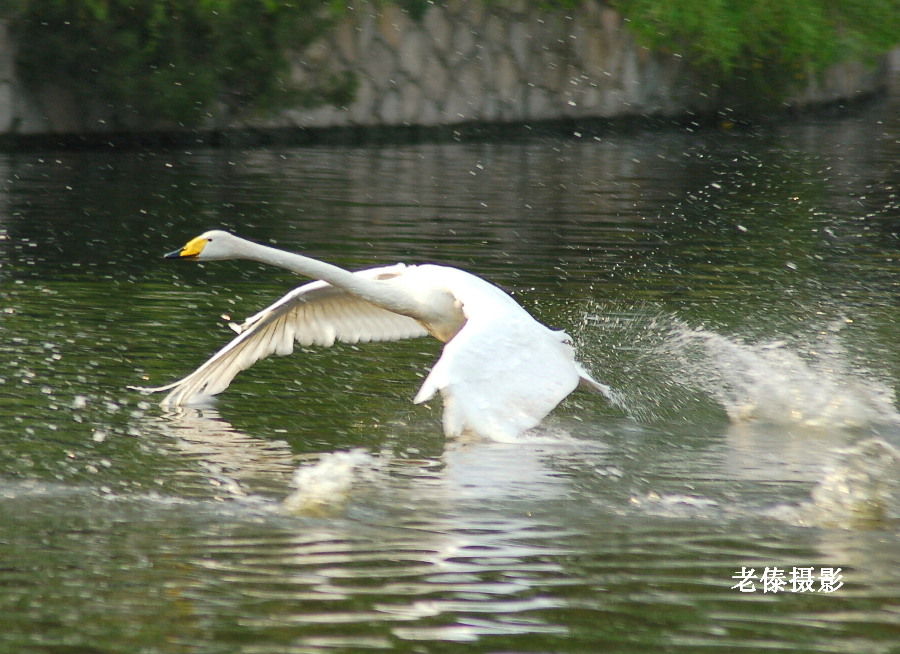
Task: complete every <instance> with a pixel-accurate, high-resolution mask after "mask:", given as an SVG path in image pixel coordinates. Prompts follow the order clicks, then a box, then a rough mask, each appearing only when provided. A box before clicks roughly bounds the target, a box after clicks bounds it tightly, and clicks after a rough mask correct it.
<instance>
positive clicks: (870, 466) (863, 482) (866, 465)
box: [772, 438, 900, 528]
mask: <svg viewBox="0 0 900 654" xmlns="http://www.w3.org/2000/svg"><path fill="white" fill-rule="evenodd" d="M840 454H841V458H840V461H839V462H837V463H836V464H835V465H833V466H832V467H830V468H829V469H828V470H827V471H826V473H825V474H824V476H823V477H822V479H821V480H820V481H819V482H818V483H817V484H816V485H815V487H813V489H812V491H811V492H810V500H809V501H808V502H803V503H801V504H800V505H799V506H779V507H776V508H775V509H773V511H772V513H773V515H774V516H775V517H778V518H781V519H785V520H788V521H791V522H796V523H798V524H804V525H815V526H826V527H840V528H854V527H867V526H878V525H882V524H884V523H885V522H886V521H895V520H897V519H900V450H898V449H897V448H896V447H894V446H893V445H891V444H890V443H888V442H887V441H885V440H883V439H881V438H867V439H865V440H862V441H860V442H858V443H856V444H855V445H853V446H852V447H849V448H847V449H845V450H843V451H841V452H840Z"/></svg>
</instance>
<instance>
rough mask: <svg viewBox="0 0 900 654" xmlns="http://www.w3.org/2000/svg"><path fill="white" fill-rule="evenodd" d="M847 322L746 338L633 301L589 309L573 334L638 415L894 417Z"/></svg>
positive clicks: (839, 423)
mask: <svg viewBox="0 0 900 654" xmlns="http://www.w3.org/2000/svg"><path fill="white" fill-rule="evenodd" d="M848 322H849V321H843V320H841V321H835V322H833V323H831V324H829V325H827V326H826V327H825V328H823V329H817V330H811V333H810V334H808V335H801V336H799V337H791V338H789V339H779V340H762V341H745V340H742V339H741V338H738V337H735V336H725V335H722V334H719V333H716V332H714V331H711V330H708V329H704V328H700V327H694V326H691V325H688V324H687V323H685V322H684V321H682V320H680V319H678V318H676V317H673V316H671V315H666V314H662V313H659V312H652V311H646V308H640V307H639V308H635V309H632V310H629V311H621V310H619V311H603V312H599V313H593V312H592V313H591V314H590V315H588V316H586V318H585V320H584V327H583V328H582V329H581V331H580V333H579V340H580V341H581V342H582V343H584V344H585V345H586V347H585V348H584V351H583V352H582V357H583V358H584V359H585V360H586V362H587V363H588V364H589V365H590V366H591V367H592V368H594V369H595V370H597V371H602V373H598V374H599V376H600V378H601V379H604V381H606V382H607V383H609V384H610V386H612V387H613V388H614V389H616V391H617V392H618V394H619V397H620V402H621V406H622V407H623V408H624V409H625V410H626V412H628V413H630V414H632V415H633V416H634V417H636V418H638V419H651V420H654V419H664V418H670V417H672V416H673V415H679V414H682V415H683V414H684V413H687V412H688V411H698V410H702V409H713V408H718V410H720V411H724V412H725V413H726V414H727V416H728V417H729V418H730V419H731V420H732V421H735V422H742V421H760V422H767V423H776V424H799V425H803V426H807V427H822V428H857V427H868V426H872V425H880V424H890V425H894V426H900V414H898V412H897V410H896V408H895V406H894V393H893V390H892V389H891V388H890V387H889V386H888V385H887V384H886V383H884V382H882V381H880V380H878V379H876V378H875V376H874V375H872V374H871V373H868V372H866V371H864V370H860V369H858V368H857V367H855V366H854V365H853V364H852V363H851V357H850V356H849V355H848V354H847V352H846V351H845V349H844V348H843V346H842V343H841V332H842V330H843V327H844V326H845V325H846V324H847V323H848Z"/></svg>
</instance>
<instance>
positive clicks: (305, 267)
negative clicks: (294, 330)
mask: <svg viewBox="0 0 900 654" xmlns="http://www.w3.org/2000/svg"><path fill="white" fill-rule="evenodd" d="M237 240H238V242H239V247H238V252H237V254H236V258H240V259H250V260H252V261H259V262H260V263H265V264H268V265H271V266H277V267H279V268H285V269H286V270H291V271H293V272H295V273H299V274H301V275H305V276H307V277H312V278H313V279H321V280H323V281H326V282H328V283H329V284H331V285H332V286H336V287H338V288H342V289H344V290H345V291H347V292H348V293H350V294H352V295H355V296H357V297H359V298H361V299H363V300H366V301H368V302H371V303H372V304H375V305H378V306H380V307H382V308H384V309H388V310H390V311H394V312H396V313H401V314H403V315H408V316H411V317H413V318H416V317H419V316H420V315H421V309H420V307H419V306H418V303H417V302H416V301H415V299H414V298H412V297H411V296H410V295H409V294H401V293H398V292H397V289H396V288H395V287H393V286H392V285H390V284H386V283H384V282H382V281H378V280H375V279H367V278H365V277H362V276H360V275H355V274H353V273H352V272H350V271H349V270H344V269H343V268H340V267H338V266H335V265H332V264H330V263H326V262H324V261H319V260H317V259H313V258H311V257H305V256H303V255H302V254H295V253H293V252H286V251H284V250H279V249H277V248H273V247H269V246H267V245H261V244H259V243H253V242H252V241H247V240H244V239H237Z"/></svg>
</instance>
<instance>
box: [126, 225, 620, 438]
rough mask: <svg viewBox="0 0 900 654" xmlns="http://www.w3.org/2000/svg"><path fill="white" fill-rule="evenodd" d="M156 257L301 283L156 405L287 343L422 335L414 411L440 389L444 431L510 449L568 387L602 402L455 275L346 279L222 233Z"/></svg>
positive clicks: (494, 301)
mask: <svg viewBox="0 0 900 654" xmlns="http://www.w3.org/2000/svg"><path fill="white" fill-rule="evenodd" d="M166 256H167V258H178V259H188V260H197V261H211V260H224V259H249V260H252V261H259V262H262V263H266V264H271V265H274V266H279V267H281V268H286V269H288V270H292V271H294V272H297V273H300V274H303V275H306V276H308V277H313V278H315V279H317V280H319V281H314V282H311V283H308V284H304V285H303V286H300V287H299V288H297V289H295V290H293V291H291V292H290V293H288V294H287V295H285V296H284V297H283V298H281V299H280V300H278V301H277V302H275V303H274V304H272V305H271V306H269V307H267V308H266V309H263V310H262V311H260V312H259V313H257V314H256V315H254V316H251V317H250V318H248V319H247V320H246V321H245V322H244V323H243V324H242V325H232V327H233V328H234V329H235V331H237V332H238V336H237V337H236V338H235V339H234V340H232V341H231V342H230V343H228V345H226V346H225V347H223V348H222V349H221V350H219V351H218V352H217V353H216V354H214V355H213V356H212V357H211V358H210V359H209V360H208V361H207V362H206V363H204V364H203V365H201V366H200V367H199V368H198V369H197V370H195V371H194V372H193V373H191V374H190V375H188V376H187V377H185V378H184V379H181V380H180V381H177V382H174V383H172V384H169V385H167V386H161V387H159V388H152V389H141V390H145V391H148V392H157V391H169V393H168V395H167V396H166V397H165V399H164V400H163V401H162V405H163V406H164V407H166V408H171V407H174V406H179V405H185V404H191V403H192V402H197V401H198V400H202V398H204V397H206V396H210V395H215V394H217V393H220V392H222V391H223V390H225V389H226V388H227V387H228V385H229V384H230V383H231V380H232V379H234V377H235V375H237V373H239V372H240V371H241V370H245V369H246V368H249V367H250V366H251V365H253V364H254V363H255V362H257V361H259V360H260V359H263V358H265V357H267V356H269V355H270V354H281V355H283V354H290V353H291V352H292V351H293V347H294V343H295V342H298V343H300V344H301V345H322V346H330V345H332V344H333V343H334V342H335V341H341V342H346V343H357V342H368V341H390V340H399V339H404V338H412V337H417V336H425V335H427V334H431V335H432V336H434V337H435V338H437V339H438V340H440V341H442V342H444V343H445V345H444V349H443V353H442V354H441V356H440V358H439V359H438V361H437V363H435V365H434V367H433V368H432V369H431V372H430V373H429V374H428V376H427V377H426V379H425V381H424V383H423V384H422V387H421V388H420V389H419V392H418V394H417V395H416V396H415V399H414V402H415V403H417V404H418V403H422V402H427V401H428V400H430V399H432V398H433V397H434V396H435V394H437V393H438V392H440V394H441V398H442V400H443V404H444V414H443V425H444V433H445V434H446V435H447V436H449V437H455V436H460V435H462V434H464V433H472V434H475V435H478V436H482V437H486V438H492V439H495V440H513V439H515V438H516V437H517V436H519V435H520V434H521V433H522V432H524V431H526V430H528V429H531V428H532V427H535V426H536V425H537V424H538V423H539V422H540V421H541V420H542V419H543V418H544V417H545V416H546V415H547V414H548V413H550V411H552V410H553V409H554V407H556V405H558V404H559V403H560V402H561V401H562V400H563V399H564V398H565V397H566V396H568V395H569V393H571V392H572V391H573V390H574V389H575V387H576V386H577V385H578V384H579V382H583V383H585V384H587V385H589V386H591V387H593V388H594V389H596V390H599V391H601V392H602V393H604V394H606V395H607V396H608V397H609V396H610V392H609V388H608V387H607V386H605V385H603V384H600V383H599V382H597V381H595V380H594V379H593V378H592V377H591V376H590V375H589V374H588V373H587V372H586V371H585V370H584V369H583V368H582V367H581V365H580V364H579V363H578V362H576V361H575V354H574V350H573V348H572V346H571V344H570V342H569V339H568V337H567V336H566V334H565V333H564V332H561V331H554V330H551V329H549V328H547V327H545V326H544V325H542V324H541V323H539V322H537V321H536V320H535V319H534V318H532V317H531V316H530V315H529V314H528V312H527V311H525V310H524V309H523V308H522V307H521V306H519V304H518V303H517V302H516V301H515V300H513V299H512V298H511V297H510V296H509V295H507V294H506V293H505V292H504V291H502V290H501V289H500V288H498V287H496V286H494V285H493V284H491V283H489V282H487V281H485V280H483V279H481V278H480V277H476V276H475V275H472V274H470V273H467V272H465V271H463V270H459V269H457V268H450V267H446V266H438V265H430V264H429V265H418V266H406V265H404V264H395V265H392V266H385V267H381V268H371V269H367V270H361V271H358V272H349V271H347V270H344V269H342V268H339V267H337V266H333V265H331V264H328V263H324V262H322V261H317V260H316V259H312V258H309V257H305V256H303V255H299V254H293V253H290V252H285V251H283V250H278V249H275V248H271V247H268V246H264V245H260V244H258V243H253V242H251V241H247V240H245V239H242V238H239V237H237V236H234V235H232V234H229V233H227V232H223V231H218V230H214V231H210V232H206V233H205V234H203V235H201V236H198V237H197V238H195V239H193V240H191V241H190V242H188V243H187V245H185V246H184V247H183V248H181V249H180V250H177V251H175V252H172V253H170V254H168V255H166Z"/></svg>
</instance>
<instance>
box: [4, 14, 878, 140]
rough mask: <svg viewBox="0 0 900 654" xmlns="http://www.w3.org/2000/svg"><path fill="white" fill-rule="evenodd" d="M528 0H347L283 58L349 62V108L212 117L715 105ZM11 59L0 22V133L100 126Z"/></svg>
mask: <svg viewBox="0 0 900 654" xmlns="http://www.w3.org/2000/svg"><path fill="white" fill-rule="evenodd" d="M534 4H535V3H533V2H525V1H524V0H509V1H507V2H502V3H499V2H498V3H492V4H490V5H489V6H487V7H486V5H485V4H484V3H483V2H479V1H467V0H446V1H445V2H436V3H435V4H434V5H432V6H431V7H430V8H429V9H428V11H427V12H426V13H425V15H424V17H422V18H421V19H419V20H416V19H413V18H411V17H410V16H409V14H407V13H406V12H404V11H403V10H402V9H400V8H399V7H398V6H396V5H394V4H388V3H380V2H365V1H364V0H353V2H352V3H351V4H350V7H349V9H348V12H347V15H346V17H345V18H344V19H342V21H341V22H340V23H339V24H338V26H337V28H336V29H335V30H334V32H333V33H331V34H329V35H328V36H327V37H325V38H324V39H322V40H321V41H319V42H318V43H316V44H315V45H313V46H312V47H310V48H309V49H307V50H306V51H303V52H299V53H297V54H296V55H295V57H294V76H295V78H296V80H297V81H299V82H315V79H316V76H317V75H329V74H334V73H338V72H342V71H351V72H353V73H354V74H355V75H356V77H357V79H358V80H359V88H358V91H357V94H356V98H355V100H354V101H353V102H352V104H350V105H349V106H347V107H341V108H334V107H319V108H316V109H301V108H298V109H291V110H287V111H283V112H281V113H280V114H278V115H277V116H274V117H269V118H266V119H255V120H250V121H243V122H240V123H235V124H230V125H226V126H223V125H217V126H216V127H217V128H222V127H235V128H241V127H252V128H281V127H305V128H318V127H348V126H363V127H366V126H372V127H374V126H394V125H423V126H433V125H453V124H457V123H470V122H490V123H507V122H527V121H539V120H554V119H564V118H615V117H623V116H632V115H648V114H649V115H663V116H679V115H684V114H686V113H689V112H703V111H709V110H711V109H714V108H715V107H714V106H713V101H714V100H713V96H714V95H715V93H714V89H709V88H706V87H705V85H704V83H703V80H702V79H698V78H697V77H696V76H693V75H692V74H691V73H690V72H689V71H688V70H687V69H686V68H685V66H684V65H683V64H682V62H681V60H680V59H679V57H678V56H674V55H661V54H657V53H652V52H650V51H648V50H646V49H644V48H641V47H639V46H637V45H636V44H635V43H634V41H633V39H632V38H631V36H630V35H629V33H628V32H627V31H626V30H625V29H624V24H623V19H622V17H621V16H620V15H619V14H618V13H617V12H616V11H614V10H613V9H611V8H609V7H608V6H605V5H604V4H603V3H602V2H597V1H589V2H585V3H583V4H582V5H581V6H580V7H579V8H578V9H575V10H570V11H567V12H565V13H562V12H545V11H539V10H537V9H535V8H534ZM13 61H14V48H13V46H12V45H11V44H10V41H9V38H8V35H7V34H6V29H5V25H4V24H2V23H0V133H4V134H11V133H19V134H40V133H67V132H68V133H71V132H101V133H102V132H104V131H107V130H108V129H110V127H109V125H110V121H108V120H104V117H103V110H102V108H88V107H79V106H76V105H75V104H74V103H73V102H72V101H71V100H70V99H69V98H67V96H66V94H65V93H63V92H62V91H61V90H60V89H57V88H53V87H52V86H43V87H41V88H40V90H39V91H37V92H34V91H29V90H28V89H27V88H26V87H25V86H24V85H23V84H22V83H21V80H18V79H17V78H16V76H15V69H14V65H13ZM884 81H885V74H884V70H881V69H872V68H868V67H865V66H862V65H859V64H847V65H844V66H841V67H836V68H835V69H834V70H832V71H830V72H829V74H828V75H826V76H825V77H824V78H823V80H822V81H820V82H811V83H810V85H809V86H808V87H807V88H806V89H804V90H803V91H802V92H800V93H798V94H797V95H796V97H794V98H792V99H790V100H789V103H791V104H810V103H821V102H830V101H834V100H839V99H847V98H852V97H854V96H857V95H860V94H864V93H871V92H873V91H875V90H877V89H878V88H879V87H880V86H882V85H883V84H884ZM29 88H30V87H29ZM147 127H148V128H150V129H158V128H159V126H147Z"/></svg>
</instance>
